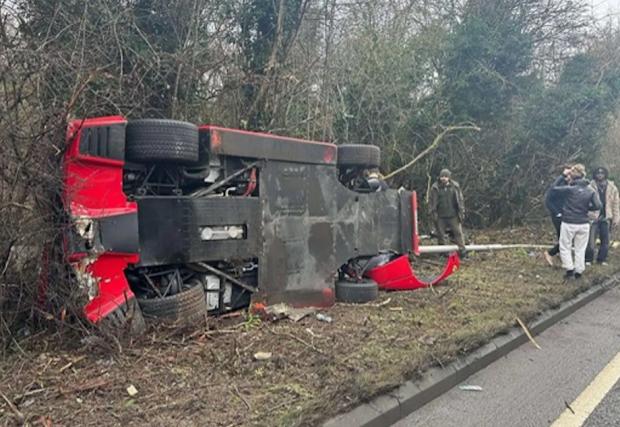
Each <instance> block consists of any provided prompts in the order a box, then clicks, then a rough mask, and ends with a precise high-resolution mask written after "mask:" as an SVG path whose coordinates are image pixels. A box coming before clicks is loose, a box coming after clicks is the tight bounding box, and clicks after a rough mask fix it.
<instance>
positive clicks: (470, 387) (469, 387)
mask: <svg viewBox="0 0 620 427" xmlns="http://www.w3.org/2000/svg"><path fill="white" fill-rule="evenodd" d="M459 389H461V390H463V391H482V387H480V386H479V385H467V384H465V385H460V386H459Z"/></svg>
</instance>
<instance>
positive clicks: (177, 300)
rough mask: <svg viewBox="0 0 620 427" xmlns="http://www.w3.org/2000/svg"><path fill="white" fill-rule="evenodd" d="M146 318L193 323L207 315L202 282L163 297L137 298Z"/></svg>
mask: <svg viewBox="0 0 620 427" xmlns="http://www.w3.org/2000/svg"><path fill="white" fill-rule="evenodd" d="M138 303H139V304H140V308H141V309H142V314H143V315H144V317H145V318H146V319H162V320H169V321H173V322H178V323H194V322H199V321H201V320H204V318H205V316H206V315H207V299H206V297H205V291H204V288H203V287H202V284H197V285H195V286H193V287H191V288H189V289H187V290H184V291H182V292H179V293H178V294H175V295H170V296H166V297H163V298H157V297H156V298H139V299H138Z"/></svg>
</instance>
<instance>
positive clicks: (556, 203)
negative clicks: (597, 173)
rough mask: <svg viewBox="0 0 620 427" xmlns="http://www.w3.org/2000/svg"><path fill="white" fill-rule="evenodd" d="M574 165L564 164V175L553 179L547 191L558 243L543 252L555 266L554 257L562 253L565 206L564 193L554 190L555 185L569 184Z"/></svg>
mask: <svg viewBox="0 0 620 427" xmlns="http://www.w3.org/2000/svg"><path fill="white" fill-rule="evenodd" d="M571 166H572V165H564V166H563V167H562V175H560V176H558V177H557V178H556V179H555V180H553V184H551V186H550V187H549V188H548V189H547V191H546V193H545V207H546V208H547V210H548V211H549V215H550V216H551V222H552V223H553V227H554V228H555V235H556V244H555V245H554V246H553V247H552V248H551V249H549V250H548V251H545V252H543V255H544V257H545V260H546V261H547V263H548V264H549V265H550V266H553V258H552V257H554V256H556V255H557V254H559V253H560V227H561V225H562V207H563V206H564V194H563V193H560V192H553V191H551V189H552V188H553V187H559V186H562V185H568V176H569V173H570V168H571Z"/></svg>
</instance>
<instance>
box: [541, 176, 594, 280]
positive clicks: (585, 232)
mask: <svg viewBox="0 0 620 427" xmlns="http://www.w3.org/2000/svg"><path fill="white" fill-rule="evenodd" d="M585 175H586V168H585V167H584V166H583V165H581V164H577V165H574V166H573V167H572V168H571V170H570V185H559V186H555V187H553V188H552V189H551V191H552V192H553V193H557V194H562V195H564V196H565V199H564V206H563V207H562V226H561V227H560V259H561V260H562V267H564V269H565V270H566V278H571V277H575V278H576V279H578V278H580V277H581V275H582V274H583V272H584V270H585V269H586V247H587V246H588V237H589V234H590V221H589V218H588V212H589V211H598V210H600V209H601V201H600V199H599V197H598V194H597V192H596V191H594V190H593V189H592V187H590V185H589V182H588V181H586V180H585ZM573 246H574V248H575V258H574V259H573V255H572V248H573Z"/></svg>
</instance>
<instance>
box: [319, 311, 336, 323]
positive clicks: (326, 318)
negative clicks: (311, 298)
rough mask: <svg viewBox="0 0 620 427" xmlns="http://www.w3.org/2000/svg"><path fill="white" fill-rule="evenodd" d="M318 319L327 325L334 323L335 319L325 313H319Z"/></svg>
mask: <svg viewBox="0 0 620 427" xmlns="http://www.w3.org/2000/svg"><path fill="white" fill-rule="evenodd" d="M316 319H317V320H320V321H321V322H327V323H332V322H333V321H334V319H332V318H331V317H330V316H328V315H327V314H323V313H317V314H316Z"/></svg>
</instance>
